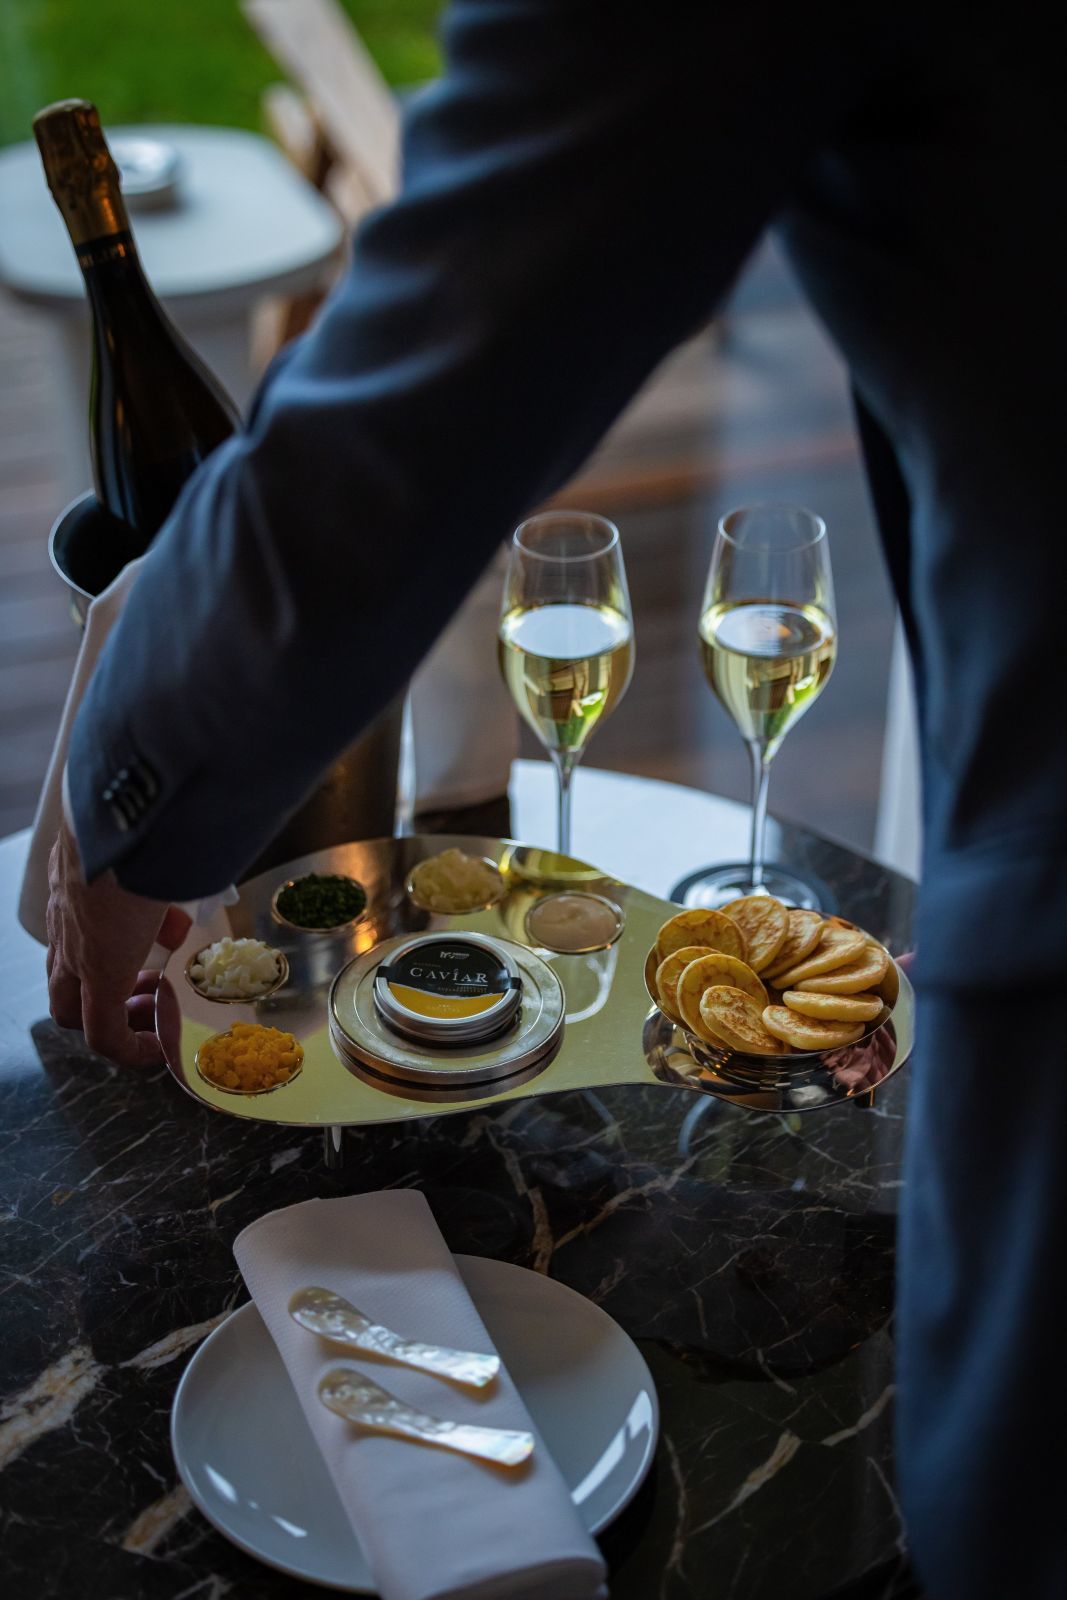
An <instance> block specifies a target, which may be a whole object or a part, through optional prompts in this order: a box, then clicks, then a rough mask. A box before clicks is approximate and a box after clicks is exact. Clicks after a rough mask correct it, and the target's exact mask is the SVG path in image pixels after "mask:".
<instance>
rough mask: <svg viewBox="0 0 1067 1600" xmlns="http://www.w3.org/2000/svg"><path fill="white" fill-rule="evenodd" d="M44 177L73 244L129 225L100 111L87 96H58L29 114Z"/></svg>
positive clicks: (100, 236)
mask: <svg viewBox="0 0 1067 1600" xmlns="http://www.w3.org/2000/svg"><path fill="white" fill-rule="evenodd" d="M33 131H34V135H35V137H36V139H37V144H38V147H39V149H40V152H41V159H42V161H43V163H44V171H45V177H46V178H47V180H48V187H49V189H50V190H51V191H52V197H53V199H54V200H55V202H56V205H57V206H58V207H59V210H60V212H61V214H62V217H63V220H64V222H65V223H66V225H67V231H68V232H69V234H70V237H71V239H72V241H73V242H74V244H75V245H82V244H89V243H90V242H91V241H92V240H94V239H102V238H106V237H107V236H108V235H109V234H115V233H123V232H125V231H126V230H127V229H128V228H129V221H128V220H127V217H126V207H125V204H124V203H123V199H122V190H121V187H120V183H119V173H118V168H117V167H116V165H115V162H114V160H113V158H112V155H111V151H110V150H109V149H108V147H107V140H106V139H105V138H104V132H103V129H102V128H101V126H100V113H99V112H98V111H97V109H96V107H95V106H94V105H92V104H90V102H89V101H88V100H57V101H56V102H55V104H54V105H50V106H45V107H44V109H43V110H41V111H38V113H37V115H36V116H35V117H34V119H33Z"/></svg>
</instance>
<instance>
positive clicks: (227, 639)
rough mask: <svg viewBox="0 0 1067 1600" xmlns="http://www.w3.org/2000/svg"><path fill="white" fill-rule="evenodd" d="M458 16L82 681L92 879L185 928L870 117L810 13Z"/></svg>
mask: <svg viewBox="0 0 1067 1600" xmlns="http://www.w3.org/2000/svg"><path fill="white" fill-rule="evenodd" d="M450 17H451V20H450V24H449V30H448V38H447V62H448V65H447V71H446V73H445V76H444V78H443V79H442V81H441V82H440V83H439V84H438V85H436V86H434V87H433V88H432V89H431V90H429V91H427V92H426V93H425V94H424V95H423V96H421V97H420V99H419V101H418V102H417V104H416V106H415V108H414V110H413V113H412V115H411V116H410V118H409V123H408V126H407V129H406V135H405V147H404V161H405V177H404V185H403V192H402V194H401V196H400V198H399V200H398V202H397V203H395V204H394V205H392V206H391V207H389V208H387V209H385V210H383V211H382V212H380V213H379V214H377V215H376V216H374V217H373V218H372V219H370V220H369V222H368V223H367V224H366V225H365V226H364V227H363V228H362V230H361V231H360V233H359V235H358V236H357V241H356V249H355V255H354V263H353V266H352V268H351V270H350V271H349V272H348V274H347V276H346V278H345V280H344V281H343V282H342V284H341V285H340V286H339V288H338V290H337V291H336V292H335V294H334V295H333V297H332V299H331V301H330V302H329V304H328V305H327V307H326V308H325V311H324V313H323V314H322V316H321V317H320V319H319V321H318V323H317V325H316V326H315V328H314V329H313V331H312V332H311V334H310V335H309V336H308V337H307V338H306V339H305V340H304V341H303V342H302V343H301V344H300V345H299V346H298V347H297V348H295V349H294V350H292V351H291V352H288V353H287V354H286V355H285V356H284V357H283V358H282V360H281V361H280V362H279V364H278V366H277V368H276V369H275V371H274V372H273V373H272V374H271V376H270V378H269V380H268V382H267V383H266V384H265V386H264V387H263V388H262V390H261V391H260V393H259V395H258V397H257V400H256V402H255V404H254V407H253V410H252V414H251V417H250V420H249V425H248V429H247V432H246V433H244V434H243V435H242V436H241V437H240V438H238V439H236V440H234V441H232V442H230V443H229V444H228V445H227V446H225V447H223V448H222V449H221V450H220V451H218V452H217V454H216V455H215V456H214V457H213V458H212V460H211V461H210V462H209V463H207V464H206V466H205V468H204V469H203V470H202V471H201V473H200V474H199V475H198V476H197V477H196V478H195V479H194V480H193V482H192V483H191V484H190V485H189V486H188V487H187V490H186V492H185V493H184V495H183V497H182V498H181V500H180V501H179V503H178V506H177V507H176V509H175V512H174V514H173V515H172V517H171V518H170V520H169V522H168V523H167V525H166V527H165V529H164V530H163V532H162V534H161V535H160V537H159V539H158V541H157V544H156V546H155V547H154V548H153V551H152V554H151V556H150V559H149V561H148V563H147V564H146V569H145V571H144V573H143V575H142V577H141V578H140V580H139V581H138V584H137V586H136V589H135V591H134V592H133V594H132V596H131V598H130V601H129V604H128V606H127V609H126V612H125V614H124V616H123V618H122V621H121V623H120V625H119V627H118V628H117V629H116V632H115V634H114V636H113V637H112V639H111V641H110V642H109V645H108V647H107V649H106V651H105V652H104V654H103V656H102V658H101V662H100V665H99V669H98V671H97V673H96V675H95V679H94V682H93V685H92V688H91V691H90V693H89V695H88V696H87V699H86V702H85V704H84V706H83V709H82V712H81V714H80V716H79V718H78V721H77V725H76V728H75V731H74V737H73V742H72V750H71V758H70V765H69V776H70V793H71V801H72V808H73V813H74V819H75V824H76V831H77V835H78V840H79V844H80V847H81V853H82V857H83V861H84V864H85V868H86V871H87V873H88V875H89V876H90V877H93V876H95V875H96V874H97V873H99V872H101V871H102V870H104V869H106V868H108V867H114V868H116V870H117V872H118V876H119V879H120V881H121V882H122V883H123V884H124V885H125V886H126V887H128V888H130V889H133V890H136V891H139V892H142V893H147V894H152V895H156V896H160V897H164V898H166V897H180V898H188V897H190V896H193V895H197V894H201V893H210V892H212V891H214V890H217V889H218V888H219V886H220V885H221V884H224V883H225V882H227V881H229V880H231V879H234V878H236V877H238V876H239V875H240V874H241V872H242V870H243V869H244V868H245V867H246V865H247V864H248V863H249V862H250V861H251V860H252V859H253V858H254V857H255V856H256V854H257V853H258V851H259V850H260V848H261V846H262V845H263V844H264V842H265V840H266V839H267V838H268V837H269V836H270V834H271V833H272V832H273V831H274V829H275V828H276V826H277V824H278V823H279V821H280V819H281V818H282V817H283V816H284V815H285V814H286V813H287V812H288V811H289V810H291V809H292V807H294V806H295V805H296V804H297V803H298V802H299V801H300V799H301V798H302V797H303V795H304V794H305V793H306V791H307V790H308V789H309V788H310V787H311V786H312V785H313V783H314V781H315V779H316V777H317V776H318V774H319V773H320V772H321V771H323V770H324V769H325V767H326V766H327V765H328V764H329V762H330V761H331V760H332V759H333V757H334V756H335V754H336V753H337V752H338V751H339V750H341V749H342V748H344V746H345V745H346V744H347V743H348V742H349V741H350V740H351V739H353V738H354V737H355V736H356V735H357V734H358V732H359V731H360V730H361V728H362V727H363V726H364V725H365V724H366V723H367V721H368V720H369V719H370V718H371V717H372V716H373V714H374V713H375V712H376V711H377V710H378V709H380V708H381V707H382V706H383V705H384V704H385V703H386V702H387V701H388V700H389V699H390V698H391V697H392V696H393V695H394V694H395V693H396V691H397V690H398V688H399V687H400V686H401V685H402V684H403V683H404V681H405V680H406V679H407V678H408V677H409V675H410V673H411V671H412V670H413V668H414V667H415V665H416V664H417V662H418V661H419V660H420V658H421V657H422V656H423V655H424V654H425V652H426V651H427V650H428V648H429V647H430V645H431V644H432V642H433V640H434V637H435V636H436V634H437V633H438V632H439V630H440V629H441V627H442V626H443V624H444V623H445V621H446V620H447V618H448V616H449V614H450V613H451V612H452V611H453V610H454V608H455V607H456V606H457V605H458V604H459V602H460V601H461V599H462V598H463V596H464V594H465V593H466V591H467V590H468V589H469V587H470V586H471V584H472V583H473V581H474V580H475V579H476V577H477V575H478V573H479V571H480V569H481V568H482V567H483V565H484V563H485V561H486V560H487V558H488V557H489V555H490V553H491V551H492V549H493V548H494V546H495V545H496V543H497V542H498V541H499V540H500V539H501V538H503V537H505V536H506V535H507V533H508V532H509V531H510V528H511V527H512V525H513V524H514V522H515V521H516V520H517V519H518V518H519V517H520V516H521V515H522V514H523V513H524V512H525V511H526V510H527V509H528V508H529V507H531V506H532V505H534V504H536V503H537V502H538V500H539V499H541V498H542V497H543V496H544V495H546V494H547V493H549V492H550V491H552V490H553V489H555V488H556V487H557V486H558V485H559V484H560V483H562V482H563V481H565V480H566V478H567V477H568V476H569V475H570V474H571V473H572V472H573V470H574V469H575V468H576V467H577V466H578V465H579V464H580V462H581V461H582V459H583V458H584V457H585V456H586V454H587V453H588V451H589V450H590V449H591V448H592V446H593V445H594V444H595V442H596V441H597V439H598V438H599V437H600V435H601V434H602V433H603V431H604V430H605V429H606V427H607V426H608V424H609V423H610V422H611V421H612V419H613V418H614V417H615V416H616V414H617V413H618V412H619V410H620V409H621V408H622V406H623V405H624V404H625V403H626V401H627V400H628V399H629V398H630V397H631V395H632V394H633V393H634V391H635V390H636V389H637V388H638V386H639V385H640V384H641V382H642V381H643V380H644V379H645V377H646V376H647V375H648V374H649V372H650V371H651V369H652V368H653V366H654V365H655V364H656V362H657V361H658V360H659V359H660V358H661V357H662V356H663V355H664V354H665V353H666V352H667V351H668V350H669V349H670V348H671V347H672V346H673V345H674V344H676V343H677V342H678V341H679V340H680V339H681V338H683V337H684V336H685V335H687V334H688V333H689V332H690V331H692V330H693V329H695V328H696V327H697V326H698V325H699V324H700V322H701V320H702V319H703V318H705V317H706V316H707V315H708V313H709V311H710V310H711V309H712V308H713V306H714V304H715V302H716V299H717V298H718V297H719V296H720V295H721V293H722V292H723V290H724V289H725V288H726V286H727V285H728V284H729V282H730V281H731V279H732V277H733V276H734V274H735V273H736V271H737V269H738V267H739V265H740V264H741V262H742V261H743V259H744V256H745V254H746V253H747V251H748V250H749V248H750V247H751V245H752V243H753V242H754V240H755V239H756V237H757V236H758V234H759V232H760V230H761V228H762V227H763V225H764V224H765V222H766V221H767V219H768V218H769V217H770V216H771V215H772V213H773V212H774V211H775V210H776V209H777V208H778V207H779V205H780V204H781V202H782V200H783V198H784V196H785V195H786V194H787V193H788V191H789V187H790V185H791V183H792V182H793V179H794V176H795V174H796V173H797V171H798V170H799V168H800V167H801V165H802V164H803V162H804V161H805V160H806V158H807V156H808V155H809V154H810V152H811V151H812V149H814V148H815V146H816V145H817V144H818V142H819V141H820V139H822V138H823V137H824V136H825V134H826V131H827V129H828V127H830V126H831V125H832V124H833V122H834V120H835V119H836V118H839V117H841V116H842V115H843V114H844V109H845V107H846V105H847V103H848V101H849V99H850V97H851V96H854V95H856V94H858V93H859V92H860V81H859V74H858V72H857V70H856V67H855V64H854V61H853V59H852V57H853V55H858V54H859V52H858V50H857V49H854V48H853V45H852V43H851V42H850V41H849V39H848V38H847V35H846V36H844V37H843V36H842V34H841V29H840V24H839V23H838V25H837V27H836V28H835V31H834V32H833V34H832V37H830V38H827V37H823V34H822V30H821V29H820V27H819V26H818V25H817V23H816V22H814V21H813V19H812V16H811V14H810V13H809V12H806V11H803V10H798V9H797V8H792V9H790V8H786V7H781V8H765V7H763V6H759V5H756V6H741V5H721V6H708V7H703V6H695V5H688V4H685V5H683V4H666V5H664V6H660V7H659V8H658V9H657V11H656V12H655V15H654V16H653V15H651V14H650V13H649V11H648V9H647V7H645V6H643V5H641V6H637V5H632V4H628V3H626V0H569V3H562V0H459V3H457V4H456V5H454V6H453V8H452V10H451V13H450ZM826 31H827V32H828V33H829V31H830V30H829V28H827V30H826ZM117 774H126V775H132V776H127V777H126V778H125V779H124V785H125V787H124V789H123V790H122V793H121V794H120V795H119V799H120V800H121V799H126V800H128V799H129V795H130V793H131V792H132V794H133V798H134V800H135V801H136V804H125V805H120V804H116V803H115V778H116V775H117ZM121 787H122V786H121V785H120V788H121ZM105 795H109V797H110V798H109V799H105V798H104V796H105Z"/></svg>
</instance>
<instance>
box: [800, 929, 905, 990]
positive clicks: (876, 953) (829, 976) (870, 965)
mask: <svg viewBox="0 0 1067 1600" xmlns="http://www.w3.org/2000/svg"><path fill="white" fill-rule="evenodd" d="M888 965H889V954H888V952H887V951H885V950H883V949H882V946H881V945H880V944H875V943H874V942H873V940H872V941H870V942H869V943H868V944H867V946H866V948H865V949H864V950H863V952H862V954H861V955H860V957H859V960H858V961H850V962H849V963H848V965H847V966H844V967H838V968H836V969H835V970H834V971H833V972H823V973H820V974H819V975H818V976H816V977H809V978H802V979H801V980H800V982H799V983H796V982H794V983H791V984H790V985H789V987H790V988H791V989H801V990H803V991H804V992H805V993H807V994H860V993H861V992H862V991H863V990H864V989H871V988H873V987H874V985H875V984H876V983H881V981H882V979H883V978H884V977H885V971H886V968H887V967H888Z"/></svg>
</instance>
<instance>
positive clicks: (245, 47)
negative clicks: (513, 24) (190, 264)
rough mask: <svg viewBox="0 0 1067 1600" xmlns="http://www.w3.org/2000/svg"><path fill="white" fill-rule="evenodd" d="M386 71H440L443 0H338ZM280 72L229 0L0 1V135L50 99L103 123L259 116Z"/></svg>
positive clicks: (6, 135)
mask: <svg viewBox="0 0 1067 1600" xmlns="http://www.w3.org/2000/svg"><path fill="white" fill-rule="evenodd" d="M341 4H342V5H343V6H344V8H345V10H346V11H348V12H349V14H350V15H351V17H352V19H353V21H354V22H355V24H356V26H357V28H358V29H359V31H360V34H361V36H362V38H363V41H364V43H365V44H366V46H367V48H368V50H369V51H370V52H371V54H372V55H373V56H374V58H375V60H376V61H377V63H378V66H379V67H380V68H381V71H382V72H383V74H384V75H385V77H386V78H387V80H388V81H389V82H390V83H392V84H395V85H402V84H415V83H422V82H424V81H425V80H426V79H427V78H431V77H433V76H434V74H435V73H436V72H437V70H438V67H439V64H440V57H439V53H438V49H437V39H436V24H437V18H438V15H439V13H440V11H441V9H442V0H341ZM282 76H283V74H282V72H281V70H280V69H279V68H278V67H277V66H276V65H275V63H274V62H273V61H272V60H271V58H270V56H269V55H268V54H267V53H266V51H265V50H264V49H263V48H262V46H261V45H260V44H259V42H258V40H257V39H256V37H255V35H254V34H253V32H252V30H251V29H250V28H249V26H248V24H247V23H246V22H245V20H244V18H243V17H242V15H241V12H240V10H239V8H238V5H237V0H0V144H10V143H12V142H14V141H15V140H18V139H27V138H29V137H30V120H31V118H32V116H33V113H34V112H35V111H36V110H37V109H38V108H39V107H40V106H43V105H47V104H48V102H49V101H50V100H59V99H63V98H65V97H67V96H68V95H81V96H84V98H86V99H88V100H94V101H95V102H96V104H97V105H98V106H99V107H100V114H101V117H102V118H103V120H104V122H105V124H106V123H118V122H201V123H223V124H230V125H235V126H238V127H244V128H257V127H259V126H260V111H259V101H260V95H261V93H262V91H263V89H264V88H265V87H266V85H267V84H269V83H275V82H277V81H278V80H279V79H280V78H281V77H282Z"/></svg>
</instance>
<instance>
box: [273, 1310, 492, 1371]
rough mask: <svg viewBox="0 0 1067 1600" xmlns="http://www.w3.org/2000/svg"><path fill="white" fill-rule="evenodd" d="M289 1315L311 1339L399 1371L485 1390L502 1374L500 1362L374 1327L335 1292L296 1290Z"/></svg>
mask: <svg viewBox="0 0 1067 1600" xmlns="http://www.w3.org/2000/svg"><path fill="white" fill-rule="evenodd" d="M289 1315H290V1316H291V1317H292V1319H293V1321H294V1322H298V1323H299V1324H300V1326H301V1327H302V1328H306V1329H307V1330H308V1332H309V1333H317V1334H318V1336H319V1337H320V1339H332V1340H334V1342H335V1343H338V1344H347V1345H351V1346H352V1348H353V1349H355V1350H359V1351H361V1352H362V1353H363V1354H364V1355H372V1356H380V1357H381V1358H382V1359H383V1360H386V1361H397V1362H399V1363H400V1364H401V1366H405V1367H415V1368H417V1369H418V1370H419V1371H420V1372H432V1373H433V1375H434V1376H435V1377H437V1378H447V1379H448V1380H449V1382H451V1383H462V1384H466V1385H467V1386H468V1387H469V1388H472V1389H485V1388H487V1387H488V1386H489V1384H491V1383H492V1382H493V1379H494V1378H495V1377H496V1375H497V1373H498V1372H499V1371H500V1357H499V1356H485V1355H479V1354H478V1352H477V1351H474V1350H449V1349H448V1348H447V1346H445V1345H440V1344H422V1343H419V1342H417V1341H416V1340H413V1339H404V1338H402V1337H401V1335H400V1334H399V1333H393V1332H392V1330H391V1329H390V1328H383V1327H382V1325H381V1323H379V1322H372V1321H371V1319H370V1318H369V1317H367V1316H364V1314H363V1312H362V1311H357V1310H356V1307H355V1306H354V1305H351V1304H350V1303H349V1302H348V1301H347V1300H346V1299H344V1297H343V1296H342V1295H339V1294H334V1293H333V1291H332V1290H331V1289H318V1288H308V1289H298V1290H297V1291H296V1293H295V1294H294V1295H293V1297H292V1299H291V1300H290V1301H289Z"/></svg>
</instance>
